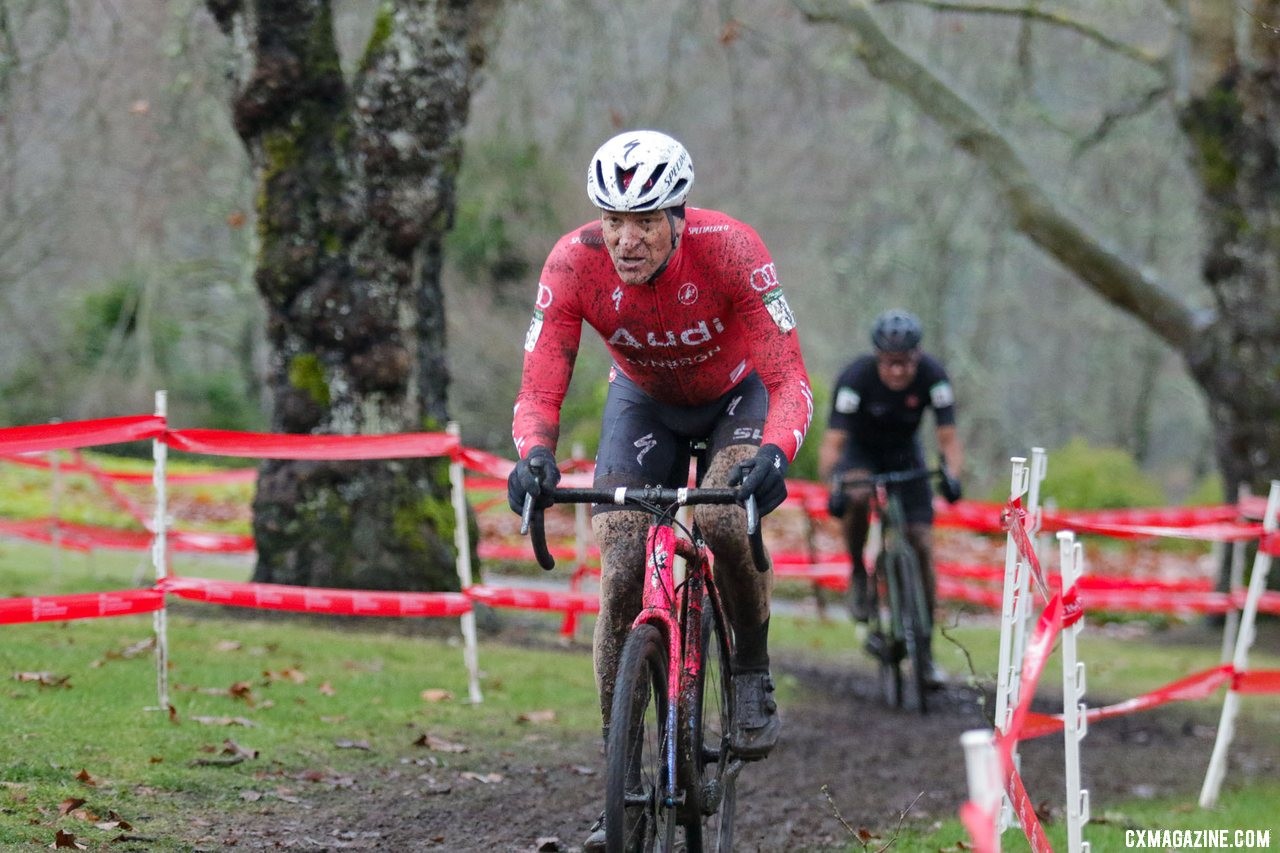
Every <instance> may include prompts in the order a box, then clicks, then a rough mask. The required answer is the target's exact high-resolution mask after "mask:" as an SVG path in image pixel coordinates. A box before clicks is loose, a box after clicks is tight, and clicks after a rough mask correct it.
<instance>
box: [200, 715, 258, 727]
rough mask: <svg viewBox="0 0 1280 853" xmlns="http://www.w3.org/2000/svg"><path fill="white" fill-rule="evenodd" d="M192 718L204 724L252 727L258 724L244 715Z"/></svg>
mask: <svg viewBox="0 0 1280 853" xmlns="http://www.w3.org/2000/svg"><path fill="white" fill-rule="evenodd" d="M191 719H192V720H194V721H195V722H197V723H200V724H201V725H204V726H244V727H245V728H247V729H252V728H254V727H256V726H257V725H258V724H257V723H255V722H254V721H253V720H249V719H245V718H244V717H192V718H191Z"/></svg>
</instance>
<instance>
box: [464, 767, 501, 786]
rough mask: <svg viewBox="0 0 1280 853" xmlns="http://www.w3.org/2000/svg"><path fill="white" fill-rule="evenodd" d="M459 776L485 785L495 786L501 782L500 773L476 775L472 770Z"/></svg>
mask: <svg viewBox="0 0 1280 853" xmlns="http://www.w3.org/2000/svg"><path fill="white" fill-rule="evenodd" d="M461 775H462V778H463V779H470V780H472V781H474V782H481V783H483V784H485V785H495V784H497V783H498V782H501V781H502V774H501V773H476V772H475V771H474V770H467V771H466V772H464V773H462V774H461Z"/></svg>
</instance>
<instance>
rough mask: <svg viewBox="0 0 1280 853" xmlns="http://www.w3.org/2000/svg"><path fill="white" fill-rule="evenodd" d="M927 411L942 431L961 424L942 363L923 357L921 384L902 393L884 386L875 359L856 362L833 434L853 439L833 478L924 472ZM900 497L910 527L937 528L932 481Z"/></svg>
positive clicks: (840, 382)
mask: <svg viewBox="0 0 1280 853" xmlns="http://www.w3.org/2000/svg"><path fill="white" fill-rule="evenodd" d="M927 408H932V409H933V413H934V417H935V419H936V421H937V424H938V426H951V425H952V424H954V423H955V422H956V408H955V394H954V392H953V391H952V389H951V381H950V380H949V379H948V378H947V371H946V370H945V369H944V368H943V367H942V364H941V362H939V361H938V360H937V359H936V358H934V357H932V356H930V355H928V354H923V353H922V354H921V356H920V362H919V364H918V365H917V366H916V375H915V378H914V379H913V380H912V381H911V384H910V385H908V386H907V387H906V388H904V389H902V390H901V391H892V390H890V389H889V388H888V387H887V386H886V385H885V384H884V383H883V382H881V381H880V374H879V373H878V372H877V370H876V357H875V356H874V355H864V356H861V357H859V358H857V359H855V360H854V361H853V362H852V363H850V364H849V366H848V367H846V368H845V369H844V370H843V371H842V372H841V373H840V377H839V378H838V379H837V380H836V390H835V397H834V399H833V400H832V402H831V418H830V420H829V421H828V425H829V428H831V429H838V430H843V431H845V432H847V433H848V434H849V439H848V441H846V442H845V443H844V448H843V449H842V450H841V453H840V460H839V461H838V462H837V463H836V467H835V470H834V471H833V473H840V472H842V471H849V470H858V469H861V470H865V471H870V472H872V473H874V474H883V473H885V472H887V471H909V470H912V469H915V468H924V467H925V461H924V450H923V448H922V445H921V443H920V437H919V435H918V432H919V430H920V421H921V420H922V419H923V418H924V410H925V409H927ZM899 494H900V495H901V496H902V503H903V508H904V509H905V511H906V516H907V521H908V523H911V524H917V523H919V524H930V523H932V522H933V490H932V489H931V488H930V486H929V481H928V480H914V481H912V482H910V483H907V484H905V485H904V486H902V487H901V488H900V490H899Z"/></svg>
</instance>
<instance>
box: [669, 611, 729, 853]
mask: <svg viewBox="0 0 1280 853" xmlns="http://www.w3.org/2000/svg"><path fill="white" fill-rule="evenodd" d="M722 617H723V614H722V613H721V612H719V611H717V610H715V609H714V608H713V607H712V604H711V599H710V598H709V597H708V598H705V599H704V600H703V606H702V670H701V672H700V673H699V675H698V680H697V682H696V683H695V687H694V691H693V694H692V695H691V696H690V699H691V700H692V701H691V702H690V704H689V708H688V714H687V715H686V720H687V725H688V731H689V733H690V738H689V742H690V743H689V745H690V749H689V755H688V756H687V758H688V759H689V760H685V759H686V756H683V755H682V756H681V758H682V761H681V767H682V768H683V771H684V772H685V773H687V776H688V778H685V779H683V780H682V782H683V787H684V789H685V790H686V791H687V792H688V793H687V802H688V805H689V809H688V811H687V814H686V815H685V821H684V822H685V838H686V840H687V842H688V850H689V851H690V853H698V851H708V852H709V853H710V851H715V853H727V851H729V850H732V849H733V810H734V806H735V800H736V797H737V791H736V787H735V780H734V778H733V777H732V776H730V775H729V774H728V772H727V771H728V767H729V733H730V731H731V714H732V708H733V698H732V686H733V682H732V680H731V678H730V669H729V643H728V640H727V639H726V636H727V635H726V633H725V625H724V623H723V621H722Z"/></svg>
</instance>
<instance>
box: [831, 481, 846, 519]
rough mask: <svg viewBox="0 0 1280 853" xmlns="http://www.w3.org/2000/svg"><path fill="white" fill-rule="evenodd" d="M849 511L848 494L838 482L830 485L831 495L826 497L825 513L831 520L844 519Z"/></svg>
mask: <svg viewBox="0 0 1280 853" xmlns="http://www.w3.org/2000/svg"><path fill="white" fill-rule="evenodd" d="M848 509H849V493H848V492H846V491H845V490H844V484H843V483H841V482H840V481H839V480H837V481H835V482H833V483H832V484H831V494H829V495H827V512H828V513H829V514H830V515H831V517H832V518H844V514H845V512H846V511H848Z"/></svg>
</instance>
